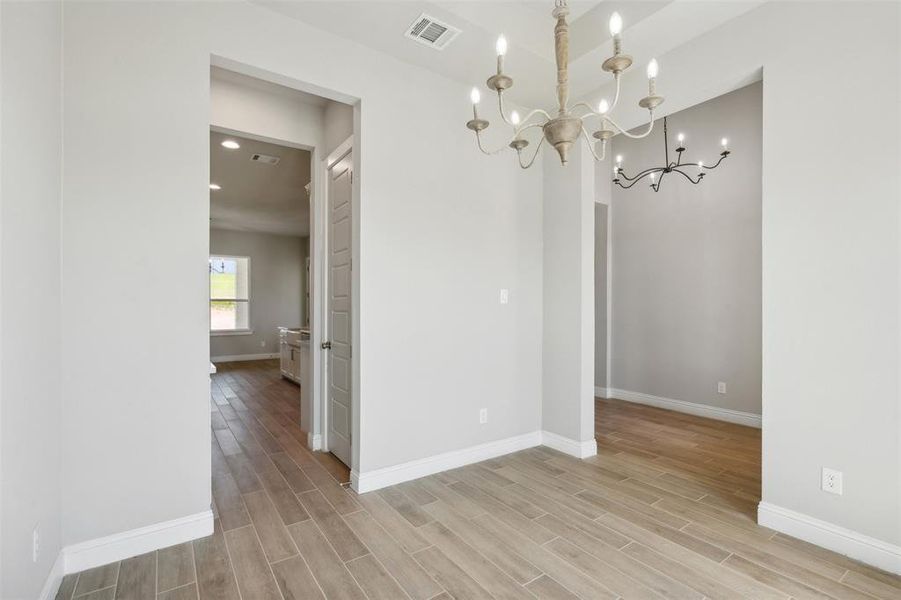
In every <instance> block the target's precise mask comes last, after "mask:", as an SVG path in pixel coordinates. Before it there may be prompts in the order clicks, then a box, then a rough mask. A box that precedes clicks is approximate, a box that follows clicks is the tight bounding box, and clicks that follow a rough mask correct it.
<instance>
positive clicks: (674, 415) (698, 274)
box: [595, 82, 763, 544]
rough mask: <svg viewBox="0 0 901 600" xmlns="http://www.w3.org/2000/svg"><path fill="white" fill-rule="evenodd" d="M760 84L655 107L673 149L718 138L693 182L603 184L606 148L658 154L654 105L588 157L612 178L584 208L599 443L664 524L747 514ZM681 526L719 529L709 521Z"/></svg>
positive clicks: (758, 336)
mask: <svg viewBox="0 0 901 600" xmlns="http://www.w3.org/2000/svg"><path fill="white" fill-rule="evenodd" d="M762 85H763V84H762V83H761V82H757V83H754V84H751V85H749V86H746V87H743V88H740V89H737V90H735V91H733V92H730V93H728V94H725V95H723V96H719V97H717V98H713V99H711V100H709V101H707V102H704V103H702V104H699V105H697V106H693V107H691V108H688V109H685V110H683V111H680V112H676V113H673V114H670V115H668V134H669V137H668V141H669V144H668V146H667V147H668V149H669V155H670V157H671V158H672V159H673V160H675V158H674V157H675V156H676V155H677V154H678V156H679V160H680V161H681V162H682V164H684V163H694V162H696V161H699V160H700V161H703V162H704V164H706V165H713V164H715V163H716V161H717V159H718V158H720V153H721V152H722V151H723V146H722V144H723V138H726V143H727V144H728V147H729V149H730V150H731V154H729V156H728V160H725V161H724V162H723V163H722V164H721V165H720V166H719V167H718V168H716V169H715V170H713V169H710V170H705V171H704V178H703V180H702V181H700V183H697V184H695V185H692V184H693V183H694V181H692V182H689V181H686V180H685V179H684V178H676V177H668V178H667V179H666V180H665V181H663V180H661V185H660V187H659V189H655V188H652V187H650V183H651V182H650V181H649V180H645V181H638V182H637V184H636V185H634V186H632V187H630V188H629V189H624V188H623V187H621V186H619V185H615V184H611V182H610V179H611V176H610V173H611V171H612V169H611V168H610V167H612V166H613V164H614V162H613V161H615V162H616V164H618V165H622V168H623V171H624V172H625V174H627V175H629V176H633V177H634V175H635V174H636V173H639V172H641V171H643V170H644V169H647V168H650V167H656V166H658V165H661V166H662V164H663V163H664V160H665V159H664V157H665V150H664V148H665V138H664V123H663V122H662V120H661V121H659V122H658V123H657V124H656V125H655V130H654V131H653V132H652V134H651V135H650V136H649V137H647V138H644V139H640V140H635V139H627V138H626V136H618V137H616V138H615V139H614V140H613V151H612V153H611V154H612V156H613V159H612V161H611V163H610V165H608V166H605V167H604V168H603V169H599V172H598V184H599V186H598V187H599V189H606V190H611V191H610V193H609V194H608V195H607V196H606V197H604V198H599V203H598V204H597V206H596V222H595V231H596V247H595V255H596V271H595V272H596V286H595V298H596V306H595V314H596V344H595V356H596V365H595V372H596V380H595V385H596V396H597V399H596V409H595V419H596V435H597V441H598V453H599V455H601V460H602V461H603V462H604V467H605V469H608V472H609V474H611V475H614V474H615V476H617V477H621V478H625V479H623V482H624V483H623V485H622V489H623V491H624V493H625V494H626V495H627V497H629V498H630V499H631V500H632V501H634V502H635V504H634V506H635V507H639V508H640V509H641V511H640V512H643V513H644V514H645V515H646V516H650V517H651V518H653V519H654V520H655V521H657V522H658V523H662V524H664V525H669V526H672V525H673V524H679V523H682V522H683V520H684V519H687V520H691V521H695V522H703V521H705V520H706V521H709V522H710V523H714V524H716V523H719V522H723V521H724V522H726V523H729V524H732V525H738V526H744V525H750V524H756V522H757V504H758V503H759V501H760V498H761V425H762V403H761V395H762V390H761V381H762V364H761V355H762V350H761V348H762V316H761V311H762V288H761V285H762V284H761V278H762V269H761V265H762V248H761V228H762V213H761V196H762V190H761V174H762V164H761V154H762V151H761V148H762V135H761V131H762V102H761V99H762ZM680 147H682V148H684V154H683V153H677V151H676V149H677V148H680ZM692 169H693V170H694V172H697V171H699V170H700V169H699V167H697V166H695V167H692ZM694 172H693V173H692V176H694ZM623 183H624V184H625V185H629V184H631V180H624V181H623ZM692 535H693V536H694V537H695V538H697V539H698V540H699V541H701V542H706V543H712V544H716V543H718V542H720V541H722V540H720V539H718V538H717V535H718V534H717V532H716V530H715V527H711V528H708V527H706V526H705V527H701V526H698V527H697V528H696V530H695V531H693V532H692ZM692 541H694V540H692Z"/></svg>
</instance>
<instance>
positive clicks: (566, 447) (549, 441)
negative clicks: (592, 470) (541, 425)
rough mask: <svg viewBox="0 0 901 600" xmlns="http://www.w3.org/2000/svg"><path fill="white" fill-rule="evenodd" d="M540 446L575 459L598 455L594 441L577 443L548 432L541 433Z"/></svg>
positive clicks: (596, 444)
mask: <svg viewBox="0 0 901 600" xmlns="http://www.w3.org/2000/svg"><path fill="white" fill-rule="evenodd" d="M541 444H542V445H543V446H547V447H548V448H553V449H554V450H558V451H560V452H563V453H564V454H569V455H570V456H575V457H576V458H588V457H589V456H594V455H595V454H597V453H598V443H597V441H596V440H594V439H591V440H588V441H586V442H577V441H576V440H571V439H569V438H565V437H563V436H562V435H557V434H556V433H551V432H550V431H542V432H541Z"/></svg>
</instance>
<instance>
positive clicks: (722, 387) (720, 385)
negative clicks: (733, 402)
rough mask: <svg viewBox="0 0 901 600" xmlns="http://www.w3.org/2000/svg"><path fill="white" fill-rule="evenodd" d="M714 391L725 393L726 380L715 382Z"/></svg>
mask: <svg viewBox="0 0 901 600" xmlns="http://www.w3.org/2000/svg"><path fill="white" fill-rule="evenodd" d="M716 391H717V393H719V394H725V393H726V382H725V381H720V382H718V383H717V384H716Z"/></svg>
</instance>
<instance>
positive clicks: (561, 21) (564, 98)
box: [554, 2, 569, 115]
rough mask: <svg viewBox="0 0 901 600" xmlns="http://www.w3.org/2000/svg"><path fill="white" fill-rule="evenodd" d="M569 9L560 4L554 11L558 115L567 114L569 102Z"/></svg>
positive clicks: (564, 4)
mask: <svg viewBox="0 0 901 600" xmlns="http://www.w3.org/2000/svg"><path fill="white" fill-rule="evenodd" d="M568 14H569V8H568V7H567V6H566V3H565V2H563V3H560V4H559V5H558V6H557V8H555V9H554V17H555V18H556V19H557V25H556V26H555V27H554V50H555V54H556V58H557V105H558V107H559V109H558V114H560V115H565V114H566V105H567V103H568V102H569V24H568V23H567V22H566V16H567V15H568Z"/></svg>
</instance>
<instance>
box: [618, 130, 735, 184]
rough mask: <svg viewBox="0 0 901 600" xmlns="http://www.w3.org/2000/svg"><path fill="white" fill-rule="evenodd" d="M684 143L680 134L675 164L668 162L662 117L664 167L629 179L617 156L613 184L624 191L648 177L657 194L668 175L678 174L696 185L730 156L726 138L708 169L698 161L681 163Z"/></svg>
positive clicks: (643, 172)
mask: <svg viewBox="0 0 901 600" xmlns="http://www.w3.org/2000/svg"><path fill="white" fill-rule="evenodd" d="M684 141H685V136H683V135H682V134H681V133H680V134H679V146H678V147H677V148H676V160H675V162H670V159H669V139H668V132H667V130H666V117H663V148H664V154H665V157H666V166H665V167H651V168H650V169H645V170H644V171H642V172H641V173H639V174H638V175H636V176H635V177H629V176H628V175H626V172H625V171H624V170H623V165H622V162H623V157H622V156H617V157H616V166H615V167H613V183H615V184H616V185H618V186H619V187H621V188H623V189H624V190H627V189H629V188H630V187H632V186H634V185H635V184H636V183H638V182H639V181H641V180H642V179H644V178H645V177H650V178H651V189H653V190H654V191H655V192H659V191H660V184H661V183H663V178H664V177H665V176H666V175H667V174H668V173H678V174H679V175H682V176H683V177H685V179H687V180H689V181H690V182H691V183H692V184H694V185H697V184H699V183H701V180H702V179H704V171H711V170H713V169H715V168H717V167H718V166H720V163H721V162H723V161H724V160H726V158H727V157H728V156H729V155H730V154H731V152H730V151H729V141H728V140H727V139H726V138H723V139H722V142H721V144H722V147H723V150H722V152H720V159H719V160H718V161H716V164H714V165H712V166H709V167H708V166H707V165H705V164H704V161H700V160H699V161H698V162H696V163H684V162H682V153H683V152H685V145H684V143H683V142H684ZM687 168H691V169H693V170H695V171H696V173H695V178H694V179H692V176H691V175H690V174H689V173H687V172H686V171H685V170H684V169H687ZM658 174H659V175H660V177H657V175H658ZM624 180H625V181H626V182H627V185H623V181H624Z"/></svg>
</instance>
